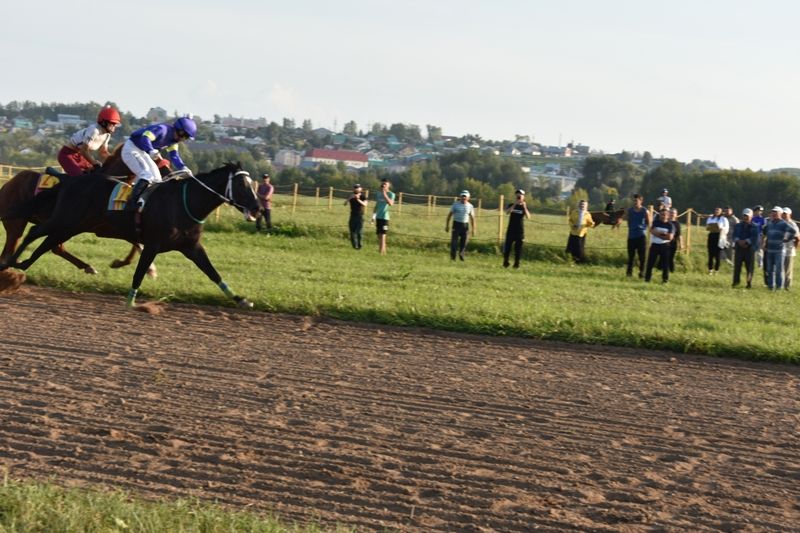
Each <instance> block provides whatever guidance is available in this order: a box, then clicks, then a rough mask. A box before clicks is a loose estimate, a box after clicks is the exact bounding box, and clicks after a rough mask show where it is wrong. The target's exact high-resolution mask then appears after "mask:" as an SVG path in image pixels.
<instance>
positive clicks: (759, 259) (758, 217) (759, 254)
mask: <svg viewBox="0 0 800 533" xmlns="http://www.w3.org/2000/svg"><path fill="white" fill-rule="evenodd" d="M763 213H764V208H763V207H762V206H760V205H757V206H755V207H753V217H752V218H751V220H752V222H753V224H755V225H756V226H758V234H759V239H760V238H761V237H760V235H761V230H762V228H763V227H764V224H765V223H766V222H767V221H766V219H765V218H764V216H763ZM756 265H758V268H764V251H763V250H762V249H761V243H760V242H759V244H758V248H757V249H756ZM766 283H767V273H766V272H765V273H764V284H765V285H766Z"/></svg>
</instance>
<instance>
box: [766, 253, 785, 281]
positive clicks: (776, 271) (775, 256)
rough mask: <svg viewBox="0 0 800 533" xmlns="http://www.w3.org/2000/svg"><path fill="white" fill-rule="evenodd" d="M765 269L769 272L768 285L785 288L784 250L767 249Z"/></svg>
mask: <svg viewBox="0 0 800 533" xmlns="http://www.w3.org/2000/svg"><path fill="white" fill-rule="evenodd" d="M764 271H765V272H766V273H767V287H769V288H770V289H782V288H783V250H781V251H779V252H773V251H771V250H767V251H766V253H765V254H764Z"/></svg>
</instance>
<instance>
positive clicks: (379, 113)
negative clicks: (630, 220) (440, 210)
mask: <svg viewBox="0 0 800 533" xmlns="http://www.w3.org/2000/svg"><path fill="white" fill-rule="evenodd" d="M0 12H2V15H3V20H4V24H3V29H2V30H0V66H2V77H0V103H3V104H7V103H8V102H10V101H12V100H18V101H21V100H32V101H34V102H62V103H67V102H89V101H94V102H99V103H104V102H107V101H111V102H115V103H116V104H117V105H118V106H119V107H120V108H121V109H122V110H123V111H129V112H131V113H133V114H134V115H136V116H144V115H145V114H146V113H147V111H148V110H149V109H150V108H151V107H156V106H159V107H162V108H164V109H166V110H167V111H169V112H170V113H171V112H173V111H177V112H179V113H182V114H183V113H189V114H194V115H198V116H200V117H202V118H204V119H212V118H213V116H214V115H220V116H226V115H229V114H230V115H233V116H237V117H239V116H243V117H247V118H259V117H264V118H266V119H267V120H270V121H273V120H274V121H276V122H278V123H280V122H281V120H282V119H283V118H284V117H288V118H293V119H295V120H296V121H297V123H298V125H299V124H301V123H302V121H303V120H305V119H310V120H311V121H312V123H313V125H314V127H327V128H329V129H337V130H340V129H341V128H342V127H343V126H344V124H345V123H346V122H348V121H350V120H354V121H355V122H356V123H357V125H358V126H359V128H361V129H364V130H366V129H367V128H368V127H369V126H371V124H373V123H375V122H380V123H382V124H386V125H390V124H392V123H397V122H402V123H406V124H417V125H419V126H420V128H421V130H422V132H423V133H425V126H426V125H428V124H431V125H435V126H439V127H441V128H442V130H443V133H444V134H445V135H464V134H477V135H480V136H481V137H482V138H484V139H492V140H503V139H514V137H515V135H529V136H531V138H532V139H533V140H535V141H536V142H539V143H542V144H547V145H558V144H562V145H564V144H566V143H568V142H571V141H573V142H575V143H581V144H584V145H588V146H590V147H591V148H592V149H595V150H602V151H603V152H606V153H615V152H619V151H621V150H628V151H638V152H644V151H645V150H647V151H650V152H651V153H652V155H653V156H654V157H660V156H664V157H674V158H677V159H679V160H681V161H691V160H692V159H704V160H713V161H716V162H717V163H718V164H719V165H720V166H721V167H723V168H729V167H733V168H752V169H765V170H766V169H772V168H782V167H800V151H798V150H796V149H795V147H796V145H797V140H798V139H797V138H798V133H800V132H799V131H798V125H800V70H798V64H800V34H798V32H797V28H796V25H797V21H798V20H800V2H791V1H784V0H781V1H779V0H761V1H756V0H753V1H742V0H725V1H719V0H703V1H697V0H694V1H686V0H671V1H669V2H667V1H658V2H657V1H653V0H639V1H633V0H605V1H589V0H571V1H570V2H558V1H555V0H549V1H546V2H545V1H540V0H527V1H525V0H517V1H512V0H491V1H489V0H402V1H391V2H390V1H384V0H338V1H337V2H329V1H321V0H319V1H318V0H293V1H292V2H287V1H285V0H283V1H273V0H263V1H257V0H224V1H214V2H212V1H209V0H171V1H170V2H163V1H154V0H138V1H137V2H120V1H118V2H100V3H98V2H96V1H92V2H89V1H84V0H71V1H69V2H64V1H63V0H52V1H45V0H27V1H15V2H11V3H7V4H4V5H3V7H2V9H1V10H0Z"/></svg>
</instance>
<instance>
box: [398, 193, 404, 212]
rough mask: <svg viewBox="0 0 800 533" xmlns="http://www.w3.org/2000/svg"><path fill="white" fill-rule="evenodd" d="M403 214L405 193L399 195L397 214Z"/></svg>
mask: <svg viewBox="0 0 800 533" xmlns="http://www.w3.org/2000/svg"><path fill="white" fill-rule="evenodd" d="M402 212H403V193H401V192H399V193H397V214H398V215H399V214H400V213H402Z"/></svg>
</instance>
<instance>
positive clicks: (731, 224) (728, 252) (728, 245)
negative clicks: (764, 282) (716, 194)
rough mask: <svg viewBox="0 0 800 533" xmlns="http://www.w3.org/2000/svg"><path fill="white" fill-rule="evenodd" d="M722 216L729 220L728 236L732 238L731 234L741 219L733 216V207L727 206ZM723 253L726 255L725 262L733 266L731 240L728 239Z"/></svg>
mask: <svg viewBox="0 0 800 533" xmlns="http://www.w3.org/2000/svg"><path fill="white" fill-rule="evenodd" d="M722 215H723V216H724V217H725V218H727V219H728V234H729V235H728V236H729V237H730V232H732V231H733V228H734V227H736V224H738V223H739V219H738V218H737V217H736V215H734V214H733V208H732V207H731V206H726V207H725V209H723V210H722ZM722 253H723V254H724V257H725V262H726V263H728V264H729V265H732V264H733V242H732V240H731V239H730V238H728V239H726V243H725V248H723V249H722Z"/></svg>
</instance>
